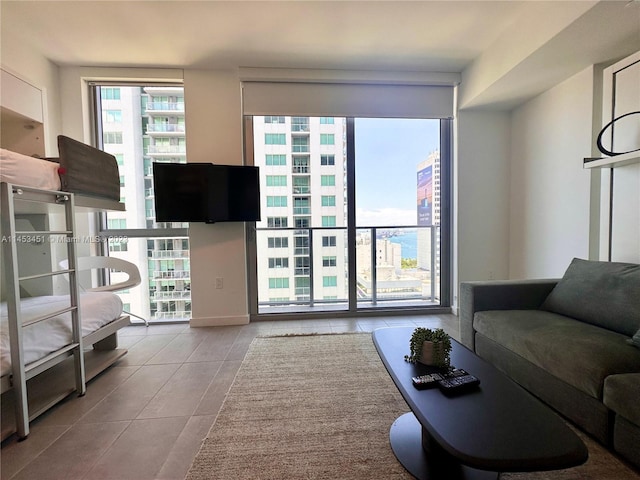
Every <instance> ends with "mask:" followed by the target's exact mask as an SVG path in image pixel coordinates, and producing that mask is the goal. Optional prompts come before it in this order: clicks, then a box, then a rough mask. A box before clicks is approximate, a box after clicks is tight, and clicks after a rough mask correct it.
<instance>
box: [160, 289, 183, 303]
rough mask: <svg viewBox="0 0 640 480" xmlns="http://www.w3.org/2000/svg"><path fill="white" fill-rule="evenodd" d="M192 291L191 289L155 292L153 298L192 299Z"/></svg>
mask: <svg viewBox="0 0 640 480" xmlns="http://www.w3.org/2000/svg"><path fill="white" fill-rule="evenodd" d="M190 299H191V292H190V291H185V290H181V291H175V290H174V291H173V292H155V293H154V294H153V300H158V301H162V300H190Z"/></svg>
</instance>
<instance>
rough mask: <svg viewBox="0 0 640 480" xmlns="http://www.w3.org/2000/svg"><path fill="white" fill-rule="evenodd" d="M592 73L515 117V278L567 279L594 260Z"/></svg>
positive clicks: (563, 85) (511, 231)
mask: <svg viewBox="0 0 640 480" xmlns="http://www.w3.org/2000/svg"><path fill="white" fill-rule="evenodd" d="M593 95H594V68H593V67H590V68H587V69H585V70H583V71H582V72H580V73H578V74H576V75H574V76H573V77H571V78H569V79H568V80H566V81H564V82H562V83H561V84H559V85H557V86H555V87H553V88H552V89H550V90H548V91H546V92H545V93H543V94H541V95H539V96H538V97H536V98H534V99H532V100H530V101H528V102H526V103H525V104H523V105H522V106H520V107H518V108H516V109H515V110H514V111H513V112H512V122H511V128H512V130H511V154H510V156H511V160H510V165H511V183H510V184H511V192H510V196H509V204H510V215H509V223H510V229H509V238H510V242H509V276H510V278H545V277H559V276H562V274H563V273H564V271H565V270H566V268H567V266H568V265H569V262H570V261H571V259H572V258H573V257H580V258H588V257H589V222H590V219H589V216H590V213H589V205H590V189H591V172H590V171H589V170H585V169H583V168H582V165H583V158H585V157H590V156H591V149H592V143H593V141H592V138H593V137H592V129H593V107H594V102H593Z"/></svg>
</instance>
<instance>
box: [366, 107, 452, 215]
mask: <svg viewBox="0 0 640 480" xmlns="http://www.w3.org/2000/svg"><path fill="white" fill-rule="evenodd" d="M355 148H356V152H355V153H356V208H357V213H356V215H357V222H356V223H357V224H358V225H359V226H365V225H374V224H378V225H402V224H415V222H416V171H417V165H418V163H420V162H422V161H423V160H426V158H427V156H428V155H429V154H430V153H431V152H433V151H434V150H438V149H439V148H440V122H439V120H422V119H375V118H358V119H356V120H355ZM374 222H375V223H374Z"/></svg>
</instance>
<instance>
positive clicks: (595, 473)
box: [186, 334, 640, 480]
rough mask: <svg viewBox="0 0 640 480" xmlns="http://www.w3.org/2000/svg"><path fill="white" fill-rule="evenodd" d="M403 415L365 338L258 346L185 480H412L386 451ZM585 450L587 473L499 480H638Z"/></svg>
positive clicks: (268, 341)
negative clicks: (394, 423)
mask: <svg viewBox="0 0 640 480" xmlns="http://www.w3.org/2000/svg"><path fill="white" fill-rule="evenodd" d="M400 354H402V352H400ZM407 411H409V409H408V407H407V405H406V404H405V402H404V400H403V399H402V397H401V396H400V394H399V392H398V391H397V389H396V387H395V385H394V384H393V382H392V380H391V378H390V377H389V375H388V374H387V372H386V370H385V368H384V366H383V364H382V362H381V360H380V358H379V357H378V354H377V353H376V351H375V347H374V346H373V342H372V340H371V335H370V334H342V335H311V336H286V337H270V338H256V339H255V340H254V342H253V343H252V344H251V347H250V348H249V351H248V353H247V356H246V357H245V359H244V361H243V363H242V365H241V367H240V369H239V371H238V374H237V376H236V379H235V381H234V383H233V385H232V386H231V388H230V390H229V393H228V394H227V397H226V399H225V401H224V404H223V406H222V408H221V409H220V413H219V414H218V417H217V418H216V421H215V423H214V425H213V426H212V427H211V431H210V432H209V434H208V435H207V438H205V440H204V442H203V444H202V447H201V449H200V451H199V452H198V454H197V456H196V458H195V460H194V462H193V464H192V466H191V468H190V470H189V472H188V474H187V477H186V478H187V479H188V480H205V479H206V480H213V479H216V480H249V479H261V480H296V479H305V480H310V479H340V480H352V479H353V480H358V479H367V480H371V479H385V480H386V479H410V478H413V477H412V476H411V475H410V474H408V473H407V472H406V471H405V470H404V468H403V467H402V466H401V465H400V464H399V463H398V461H397V460H396V458H395V456H394V455H393V452H392V450H391V447H390V445H389V428H390V426H391V424H392V423H393V422H394V420H395V419H396V418H397V417H398V416H400V415H401V414H403V413H405V412H407ZM585 441H586V442H587V445H588V447H589V451H590V454H591V457H590V459H589V461H588V462H587V463H586V464H585V465H584V466H581V467H577V468H573V469H568V470H563V471H558V472H543V473H535V474H529V473H528V474H505V475H503V476H502V478H509V479H511V480H525V479H531V480H533V479H536V480H538V479H539V480H542V479H553V480H556V479H557V480H573V479H576V480H577V479H581V480H582V479H587V480H591V479H593V480H596V479H597V480H605V479H610V480H624V479H637V478H640V476H637V475H635V474H634V473H633V472H632V471H631V470H629V469H628V468H626V467H625V466H624V465H623V464H622V463H621V462H619V461H618V460H617V459H616V458H614V457H613V456H612V455H610V454H608V453H607V452H606V451H605V450H604V449H602V448H601V447H599V446H598V445H597V444H595V443H594V442H593V441H591V440H590V439H588V438H586V440H585Z"/></svg>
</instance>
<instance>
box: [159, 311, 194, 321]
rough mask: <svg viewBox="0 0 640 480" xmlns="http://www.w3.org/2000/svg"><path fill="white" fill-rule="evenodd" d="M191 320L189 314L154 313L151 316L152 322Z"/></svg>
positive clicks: (185, 312)
mask: <svg viewBox="0 0 640 480" xmlns="http://www.w3.org/2000/svg"><path fill="white" fill-rule="evenodd" d="M190 318H191V312H187V311H182V312H155V313H154V314H153V319H154V320H189V319H190Z"/></svg>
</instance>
